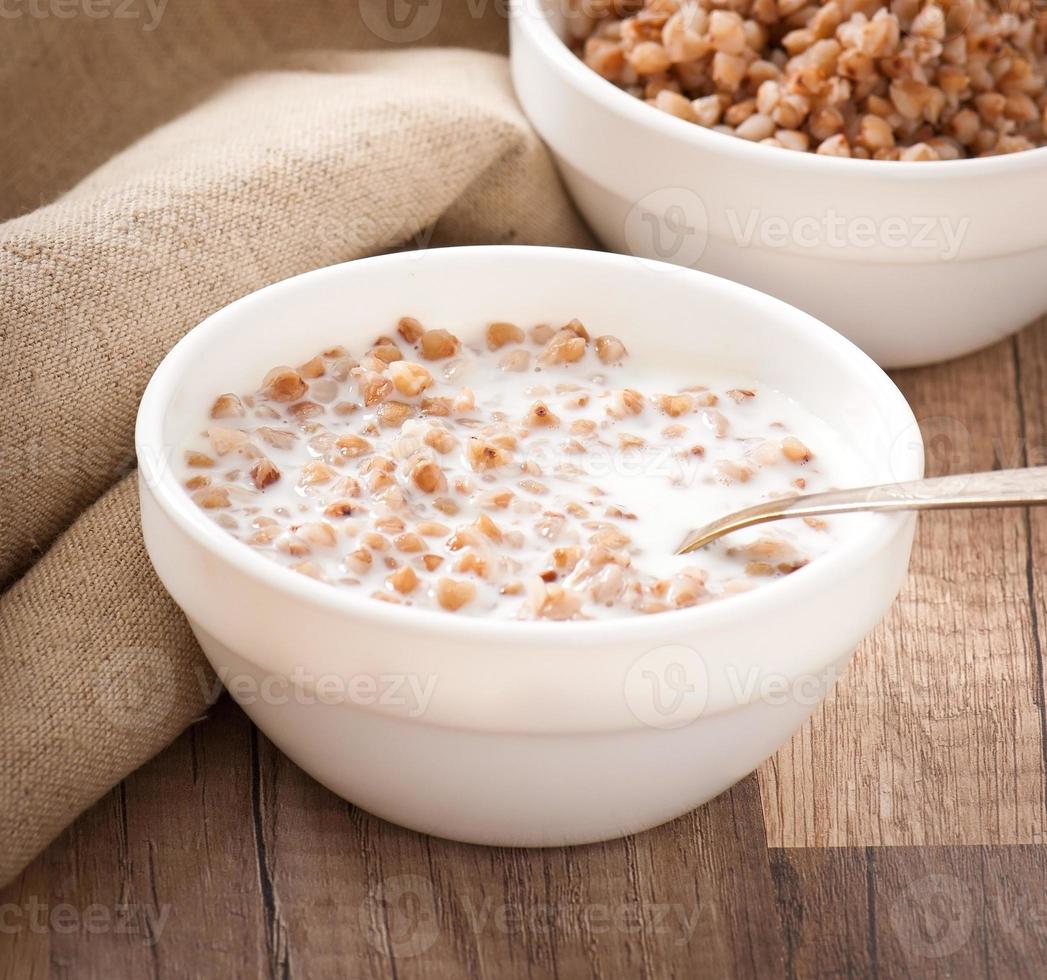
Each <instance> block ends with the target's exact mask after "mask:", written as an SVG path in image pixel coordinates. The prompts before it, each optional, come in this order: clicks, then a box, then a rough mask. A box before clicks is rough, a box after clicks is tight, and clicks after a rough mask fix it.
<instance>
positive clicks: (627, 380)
mask: <svg viewBox="0 0 1047 980" xmlns="http://www.w3.org/2000/svg"><path fill="white" fill-rule="evenodd" d="M734 12H735V11H732V10H717V11H715V12H714V13H719V14H724V15H726V14H731V13H734ZM831 20H832V18H831V17H830V18H829V21H831ZM708 22H709V26H708V30H710V31H711V32H712V34H714V35H715V44H716V45H718V47H715V51H716V52H717V53H718V54H724V55H727V56H730V57H737V56H738V55H736V54H735V49H736V48H737V47H738V44H739V34H738V31H739V29H740V30H741V31H742V35H741V36H742V39H743V41H745V42H746V43H748V41H747V39H748V37H749V34H750V33H751V32H752V29H751V28H750V27H749V26H748V25H749V22H748V21H745V20H742V19H736V18H734V17H732V16H717V17H709V18H708ZM928 24H929V28H930V27H933V22H930V21H929V22H928ZM929 28H928V29H929ZM761 29H762V28H761ZM812 29H814V28H812ZM687 30H688V28H687V27H686V24H683V23H682V22H678V23H677V26H675V27H673V28H672V31H671V32H670V33H671V37H670V39H669V40H667V41H665V43H663V45H662V46H663V48H664V50H665V51H667V52H670V53H671V52H674V51H678V50H683V49H684V48H685V47H686V46H687V44H689V43H691V39H690V37H689V35H688V34H687V33H686V31H687ZM795 30H801V28H799V27H797V28H795ZM681 32H683V33H681ZM816 33H817V31H816ZM710 36H712V35H710ZM819 37H820V35H819ZM789 43H790V44H796V43H798V42H797V41H796V39H793V40H790V41H789ZM816 44H817V42H812V44H810V45H809V46H808V48H807V49H805V50H810V49H813V48H814V47H815V45H816ZM812 57H813V56H812ZM674 64H676V62H674ZM761 71H762V73H763V75H764V78H763V81H762V83H761V86H760V89H759V94H758V96H754V97H753V98H752V100H751V101H752V105H751V106H741V107H740V108H737V107H735V111H734V112H732V114H731V118H732V119H733V120H734V121H735V123H736V124H737V125H738V126H742V125H745V123H746V122H747V121H748V120H750V119H752V118H754V116H755V115H757V114H759V115H764V116H768V117H772V118H773V117H774V115H775V114H776V113H779V114H780V111H779V110H781V109H782V107H783V106H787V105H788V103H787V101H786V99H787V97H788V96H789V94H790V93H789V92H788V91H783V90H782V89H781V88H780V87H779V88H775V87H774V86H773V85H771V84H769V83H772V82H773V83H780V81H781V80H780V79H779V78H778V77H776V76H775V75H774V73H773V72H771V71H770V70H769V69H761ZM663 91H668V90H663ZM909 95H912V93H909ZM662 101H665V100H664V99H663V100H662ZM891 105H892V106H893V103H891ZM874 106H875V108H883V107H882V106H879V105H878V104H874ZM728 108H729V107H728ZM894 111H895V110H894V109H893V108H891V109H889V110H887V114H888V115H889V114H890V113H891V112H894ZM994 111H995V110H994ZM1001 111H1003V110H1001ZM1012 111H1014V112H1028V106H1026V105H1024V103H1022V102H1021V100H1013V108H1012ZM873 114H876V113H873ZM877 117H878V118H886V116H882V117H881V116H879V115H878V114H877ZM865 125H866V130H867V132H866V137H864V138H863V140H862V141H859V143H858V144H856V145H857V147H858V148H861V147H863V146H864V147H866V148H868V145H871V143H872V142H875V141H876V140H877V139H878V137H877V136H876V133H877V132H878V131H879V130H878V124H877V123H875V122H867V123H866V124H865ZM831 135H832V134H830V137H827V138H831ZM396 333H397V334H398V336H399V337H400V338H401V339H402V341H403V342H404V343H405V344H410V345H412V346H414V347H416V348H417V349H418V355H417V356H420V357H422V358H424V359H425V360H426V361H427V362H428V363H429V366H428V367H427V366H424V365H422V364H418V363H416V362H415V361H413V360H412V359H411V357H410V356H408V357H407V358H405V357H404V356H403V354H402V349H401V347H400V346H399V344H397V343H396V342H394V341H393V340H391V339H390V338H389V337H388V336H382V337H377V338H376V339H375V340H374V342H373V344H372V346H371V347H370V348H369V349H368V350H367V351H366V353H364V354H363V356H362V357H361V359H360V363H357V361H356V360H355V359H354V358H353V357H352V356H351V354H350V353H349V351H348V350H346V349H345V348H344V347H332V348H329V349H328V350H326V351H324V352H322V353H321V354H319V355H317V356H316V357H313V358H312V359H311V360H307V361H305V362H304V363H303V364H302V365H301V366H300V367H299V368H298V369H296V370H295V369H291V368H287V367H280V368H276V369H274V370H273V371H271V372H269V373H268V374H267V375H266V376H265V379H264V380H263V383H262V386H261V387H260V388H259V390H258V391H256V392H253V393H241V394H234V393H231V392H226V393H224V394H222V395H219V396H218V397H217V398H216V399H215V400H214V401H213V402H212V403H211V404H210V405H209V406H207V407H206V408H205V409H204V410H203V411H202V415H203V416H204V417H203V418H201V419H199V420H198V425H199V429H198V430H197V433H198V435H197V437H196V438H195V439H194V440H192V442H191V444H189V445H187V446H186V448H185V453H184V456H183V457H182V459H183V463H182V465H183V467H184V470H183V472H182V473H181V474H180V476H181V477H182V481H183V484H184V486H185V488H186V491H187V492H188V493H190V494H191V495H192V499H193V501H194V502H195V503H196V504H197V506H199V507H200V509H201V512H202V513H205V514H207V515H208V516H209V517H210V518H211V519H212V520H214V521H215V523H216V524H217V525H218V526H219V527H220V528H221V529H222V530H223V532H225V533H229V534H232V535H234V536H235V537H237V538H239V539H240V540H242V541H243V542H244V543H245V545H246V546H249V547H252V548H255V549H257V550H259V551H260V552H261V553H262V554H264V555H267V556H269V557H270V558H271V559H272V560H274V561H278V562H280V563H282V564H284V565H285V566H286V567H288V568H291V569H292V570H294V571H298V572H300V573H302V574H305V575H308V576H310V577H312V578H315V579H317V580H319V581H322V582H325V583H328V584H327V585H326V586H325V587H328V588H333V587H337V588H345V589H355V590H358V591H359V594H360V595H364V596H371V597H374V598H377V599H381V600H383V601H388V602H393V603H394V604H397V605H401V606H416V607H424V608H430V609H440V610H445V611H448V612H454V613H457V614H458V615H470V616H483V615H488V616H490V615H493V616H502V617H511V616H515V617H517V618H522V619H552V620H564V619H586V618H592V617H596V616H600V617H603V616H617V615H628V614H632V615H636V614H641V613H642V614H651V613H659V612H665V611H669V610H674V609H684V608H689V607H693V606H696V605H700V604H703V603H706V602H712V601H715V600H718V599H720V598H721V597H724V596H729V595H733V594H735V593H736V592H740V591H744V590H746V589H748V588H750V587H751V586H752V585H753V584H756V583H766V582H768V581H771V580H773V579H775V578H778V577H780V576H782V575H788V574H792V573H794V572H795V571H796V570H797V569H799V568H802V567H803V566H804V565H805V564H806V563H807V562H808V561H809V560H810V559H811V558H812V557H815V556H817V555H819V554H821V553H822V552H824V551H825V550H827V549H828V548H829V547H831V546H832V544H833V542H834V540H836V537H837V533H836V529H837V527H838V522H837V520H836V519H834V521H833V523H832V524H829V523H827V522H824V521H817V522H803V521H797V522H794V523H793V524H790V525H788V526H785V527H783V528H782V530H781V533H780V534H775V535H767V534H756V533H755V532H754V533H749V535H748V536H746V532H742V533H740V534H738V535H736V536H732V537H731V538H730V539H728V543H726V544H725V543H719V542H718V543H717V544H715V545H713V546H711V547H710V548H708V549H705V550H704V551H703V552H702V553H701V554H699V555H697V556H689V557H687V558H679V559H678V558H674V557H673V556H672V550H673V548H674V546H675V545H676V544H677V543H678V542H679V540H680V539H681V538H682V536H683V534H684V532H685V531H686V530H687V528H688V527H690V526H691V525H692V524H694V523H697V522H699V520H700V517H701V514H702V513H705V514H707V516H710V517H711V516H715V515H717V514H720V513H723V512H726V511H728V510H731V509H734V508H736V507H739V506H743V505H744V504H746V503H751V502H755V501H756V500H761V499H769V498H771V497H775V496H782V495H785V494H794V493H796V492H798V491H802V490H806V489H813V490H817V489H824V488H825V487H827V486H829V485H831V484H830V482H829V479H830V477H832V478H834V479H835V477H836V475H837V473H838V472H839V469H838V467H837V464H838V463H839V461H841V460H844V461H847V462H848V463H849V464H851V465H852V466H854V458H853V457H852V456H850V455H848V450H847V448H846V447H845V446H844V445H843V444H842V441H841V440H839V438H838V437H837V436H836V435H835V434H834V433H832V431H831V430H830V429H828V427H826V426H825V425H824V423H821V422H819V421H818V420H816V419H814V418H813V417H812V416H809V415H807V414H805V413H803V412H802V410H801V409H799V408H798V407H797V406H796V405H795V403H793V402H791V401H790V400H788V399H785V398H784V397H783V396H781V395H779V394H778V393H776V392H774V391H773V390H770V391H768V390H767V389H765V388H759V387H757V386H756V385H754V384H751V383H745V380H746V379H738V378H735V379H730V380H731V381H732V382H733V383H729V384H708V383H707V384H694V383H693V380H694V379H693V377H691V378H688V377H686V376H682V375H681V374H680V372H679V370H678V369H675V368H672V369H669V370H668V371H661V372H657V373H651V372H649V371H641V370H634V369H632V368H631V367H630V362H629V359H628V355H627V352H626V349H625V345H624V344H622V342H621V341H620V340H618V339H617V338H616V337H613V336H610V335H607V334H603V335H600V336H597V337H595V339H594V338H593V337H591V336H590V333H589V331H588V330H587V329H586V327H585V325H583V324H582V323H581V322H579V321H578V320H570V321H568V322H567V323H565V324H564V325H563V326H561V327H559V328H553V327H550V326H547V325H540V326H539V327H537V328H531V329H530V330H525V329H523V328H522V327H520V326H517V325H516V324H513V323H509V322H505V321H499V322H495V323H491V324H488V325H487V326H486V328H484V329H483V330H481V331H478V332H477V333H475V334H473V335H472V336H474V337H475V338H476V339H475V342H473V341H470V342H469V343H467V344H463V343H462V342H461V341H459V339H458V338H457V337H456V336H455V335H454V334H452V333H450V332H448V331H446V330H443V329H436V330H424V328H423V327H422V325H421V324H420V323H418V321H416V320H413V319H412V318H409V317H404V318H402V319H401V320H400V321H399V323H398V324H397V325H396ZM406 349H407V348H406V347H405V348H403V350H406ZM507 358H512V359H513V360H514V362H515V363H514V366H513V368H512V369H511V370H509V371H507V370H506V366H505V365H506V359H507ZM436 362H439V363H438V364H437V363H436ZM739 381H741V382H742V383H738V382H739ZM463 382H466V383H467V385H468V387H463ZM626 384H627V385H631V387H624V386H623V385H626ZM401 399H402V400H401ZM360 402H362V403H363V404H362V406H361V404H360ZM666 416H668V417H669V420H671V424H668V425H666V424H665V423H666V421H667V418H666ZM216 422H219V423H223V424H215V423H216ZM794 432H796V433H799V432H803V435H804V439H803V441H801V439H800V438H798V437H797V435H794V434H793V433H794ZM812 440H813V441H812ZM809 445H816V446H817V449H818V453H817V456H816V455H815V453H813V452H812V451H811V450H810V449H809V448H808V446H809ZM216 460H222V463H221V464H217V463H216ZM827 460H828V461H829V462H830V463H832V464H833V466H834V469H832V470H829V469H827V468H826V461H827ZM799 465H802V467H803V470H802V472H803V474H804V475H803V476H802V477H798V476H797V475H796V472H797V468H798V466H799ZM855 468H856V467H855ZM202 471H206V472H202ZM850 479H851V480H853V481H856V482H857V480H858V478H855V477H851V478H850ZM840 520H841V522H845V521H846V520H847V518H843V519H840Z"/></svg>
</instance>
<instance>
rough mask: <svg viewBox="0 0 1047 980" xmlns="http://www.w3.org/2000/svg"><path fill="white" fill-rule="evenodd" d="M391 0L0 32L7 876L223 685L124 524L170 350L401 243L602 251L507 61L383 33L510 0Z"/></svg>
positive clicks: (483, 32)
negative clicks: (223, 317) (138, 439)
mask: <svg viewBox="0 0 1047 980" xmlns="http://www.w3.org/2000/svg"><path fill="white" fill-rule="evenodd" d="M401 2H402V0H389V2H388V3H387V2H386V0H379V2H377V3H365V4H362V5H360V6H359V7H357V6H355V5H346V4H342V3H321V2H316V3H312V2H310V3H295V4H287V3H279V2H272V3H269V2H249V0H240V2H236V3H231V2H228V0H223V2H222V3H221V4H219V3H217V2H216V3H214V4H202V3H201V4H190V3H184V4H177V5H176V4H172V5H171V7H170V8H165V10H164V12H163V14H162V16H161V18H160V19H159V21H158V22H157V24H156V26H155V28H153V29H152V30H145V29H144V27H145V26H146V22H145V20H144V18H145V17H146V16H147V15H148V11H149V10H150V9H152V10H153V11H154V12H155V11H156V10H157V9H159V7H158V6H156V5H154V6H153V7H151V8H147V6H146V5H145V3H144V0H142V3H141V5H140V7H138V8H134V7H132V8H126V7H125V8H123V9H139V10H140V11H141V13H142V18H143V20H142V21H141V22H136V23H132V22H128V23H118V22H117V21H116V19H115V15H114V17H113V18H111V20H110V21H103V20H90V21H85V18H84V17H83V16H81V17H79V18H78V19H70V20H64V19H63V20H62V21H60V22H59V21H56V20H54V18H51V19H50V20H49V19H47V18H44V19H42V20H34V19H33V18H30V17H27V18H25V19H24V20H22V21H15V22H10V21H9V22H6V23H5V26H4V28H3V30H4V31H5V32H6V33H5V37H4V43H5V49H4V54H5V58H6V61H5V63H4V65H3V66H2V68H0V192H2V196H0V218H4V217H6V218H8V220H7V221H6V222H4V223H2V224H0V364H2V365H3V367H2V370H3V384H2V385H0V420H2V422H0V425H2V432H3V438H2V440H0V443H2V445H0V452H2V454H3V456H2V459H3V470H2V473H3V478H2V480H0V578H2V580H3V582H4V585H5V588H6V591H5V592H4V594H3V596H2V599H0V636H2V651H0V726H2V730H0V773H2V778H0V826H2V827H3V834H2V836H0V883H4V882H7V881H9V880H10V879H11V878H12V877H13V876H14V875H16V874H17V873H18V871H19V870H20V869H21V868H22V867H23V866H24V865H25V863H26V862H27V861H28V860H29V859H30V858H31V857H32V856H33V855H34V854H35V853H36V852H37V851H39V850H40V849H41V848H42V847H43V846H44V845H45V844H46V843H47V842H48V841H49V840H51V839H52V837H54V836H55V835H56V834H57V833H58V832H59V831H60V830H61V829H62V828H63V827H65V826H66V825H67V824H68V823H69V822H70V821H71V820H72V819H73V818H74V817H75V816H76V815H77V814H78V813H80V812H81V811H82V810H83V809H84V808H85V807H87V806H88V805H90V804H91V803H92V802H93V801H94V800H96V799H97V798H98V797H99V796H101V795H102V794H103V793H104V792H105V791H106V790H107V789H108V788H109V787H111V786H112V785H113V784H115V783H116V782H118V781H119V780H120V779H121V778H122V777H123V776H125V775H126V774H127V773H128V772H130V771H131V770H133V769H135V768H136V767H137V766H139V765H140V764H141V763H142V762H144V761H145V760H147V759H148V758H149V757H150V756H152V755H153V754H155V753H156V752H157V751H158V750H159V749H160V748H162V747H163V746H164V745H165V744H167V743H168V742H169V741H170V740H171V739H172V738H174V737H175V736H176V735H177V734H178V733H179V732H180V731H181V730H182V729H183V728H184V727H185V726H186V725H187V724H189V723H190V722H192V721H193V720H194V719H196V718H199V717H200V716H201V715H202V714H203V713H204V712H205V710H206V706H207V701H208V698H209V696H212V695H213V691H214V686H213V679H212V678H211V677H210V675H209V673H208V672H207V670H206V668H205V667H204V662H203V660H202V655H201V654H200V652H199V650H198V649H197V647H196V645H195V642H194V641H193V640H192V638H191V635H190V633H189V631H188V628H187V627H186V625H185V623H184V620H183V618H182V616H181V614H180V613H179V611H178V610H177V609H176V608H175V607H174V606H173V604H172V603H171V601H170V600H169V599H168V598H167V597H166V595H165V594H164V592H163V589H162V587H161V586H160V584H159V582H158V581H157V580H156V578H155V577H154V575H153V573H152V570H151V568H150V565H149V562H148V559H147V558H146V556H145V553H144V550H143V547H142V542H141V538H140V534H139V530H138V513H137V499H136V492H135V488H134V485H133V481H134V477H133V472H132V469H133V462H134V460H133V440H132V431H133V424H134V416H135V411H136V408H137V404H138V399H139V397H140V395H141V392H142V390H143V388H144V386H145V384H146V382H147V380H148V378H149V375H150V373H151V372H152V370H153V369H154V368H155V366H156V364H157V363H158V362H159V361H160V359H161V358H162V357H163V355H164V354H165V352H166V351H167V350H168V349H169V348H170V347H171V345H172V344H173V343H174V342H175V341H176V340H177V339H178V338H179V337H180V336H181V335H182V334H183V333H184V332H185V331H186V330H188V329H190V328H191V327H192V326H193V325H194V324H196V323H197V322H199V321H200V320H201V319H202V318H203V317H205V316H207V315H208V314H209V313H211V312H212V311H214V310H215V309H217V308H218V307H220V306H222V305H224V304H225V303H227V302H229V301H230V300H232V299H234V298H236V297H238V296H240V295H243V294H244V293H247V292H249V291H251V290H254V289H257V288H259V287H260V286H263V285H265V284H266V283H269V282H273V281H274V280H277V279H282V278H284V277H286V276H290V275H294V274H295V273H298V272H303V271H305V270H307V269H312V268H315V267H318V266H323V265H327V264H330V263H333V262H341V261H345V260H347V259H353V258H357V257H360V256H364V255H368V254H371V253H374V252H378V251H382V250H386V249H389V248H392V247H399V246H402V245H404V244H406V245H407V246H409V247H410V246H423V247H435V246H438V245H441V244H448V243H483V242H520V243H559V244H567V245H586V244H589V240H588V238H587V235H586V233H585V231H584V230H583V228H582V227H581V225H580V224H579V222H578V220H577V218H576V216H575V214H574V212H573V210H572V209H571V207H570V205H569V203H568V202H567V200H566V198H565V197H564V194H563V191H562V189H561V187H560V185H559V182H558V180H557V178H556V176H555V173H554V170H553V168H552V165H551V163H550V160H549V158H548V156H547V154H546V152H545V150H544V149H543V147H542V146H541V144H540V143H539V142H538V141H537V139H536V138H535V136H534V134H533V133H532V132H531V131H530V129H529V128H528V126H527V123H526V120H525V119H524V117H523V116H522V114H521V112H520V109H519V107H518V106H517V104H516V102H515V100H514V98H513V94H512V89H511V85H510V83H509V77H508V67H507V62H506V60H505V58H504V57H503V56H501V55H497V54H491V53H484V52H478V51H466V50H462V49H442V50H437V49H433V48H430V47H425V48H422V47H415V46H412V47H410V48H407V47H405V46H404V45H397V43H396V42H398V41H411V42H413V43H422V44H427V45H428V44H432V43H437V42H439V43H444V44H447V43H451V44H461V45H467V44H471V43H472V44H476V45H479V46H481V47H486V48H497V47H499V46H501V45H502V44H503V43H504V41H503V34H504V23H502V20H501V17H500V13H501V11H499V10H498V9H497V4H489V5H484V4H479V5H478V4H476V3H475V2H469V0H462V2H461V3H451V2H450V0H443V3H442V4H441V2H440V0H430V3H429V5H421V6H419V7H417V9H418V11H421V13H422V14H424V15H425V16H426V17H428V18H430V19H429V21H428V22H426V24H423V25H422V28H424V30H423V29H420V28H419V25H418V23H417V21H414V22H411V23H408V21H407V20H406V19H405V16H401V15H404V14H405V9H406V10H407V14H409V13H410V10H409V9H407V8H404V9H400V6H399V5H400V4H401ZM176 8H178V9H176ZM111 9H112V10H113V11H115V10H116V9H118V8H117V7H116V6H115V5H114V6H113V7H112V8H111ZM434 9H435V11H436V14H437V16H436V18H435V20H434V19H433V10H434ZM480 13H483V16H482V17H481V16H478V15H479V14H480ZM419 15H421V14H419ZM390 17H391V19H390ZM383 18H385V20H383ZM383 25H385V26H383ZM405 25H406V26H405ZM331 45H337V46H339V47H343V48H363V47H371V48H374V47H380V46H383V45H384V46H386V47H387V48H393V49H392V50H385V51H381V52H361V51H348V50H341V51H331V50H320V49H321V48H324V49H327V48H330V46H331ZM290 48H295V49H299V51H298V53H292V54H288V53H287V49H290ZM77 181H79V182H77ZM67 188H71V189H67ZM63 191H64V193H63ZM288 326H289V329H293V324H289V325H288Z"/></svg>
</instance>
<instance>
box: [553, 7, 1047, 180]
mask: <svg viewBox="0 0 1047 980" xmlns="http://www.w3.org/2000/svg"><path fill="white" fill-rule="evenodd" d="M567 23H568V30H569V36H570V38H571V41H572V43H573V46H574V48H575V50H576V51H577V53H578V54H579V55H580V56H581V57H582V59H583V60H584V61H585V63H586V64H587V65H588V66H589V67H590V68H592V69H593V70H594V71H596V72H597V73H598V74H600V75H601V76H603V77H604V78H606V79H607V80H608V81H611V82H614V83H615V84H616V85H619V86H621V87H622V88H624V89H625V90H626V91H627V92H629V93H630V94H631V95H635V96H637V97H639V98H642V99H644V100H646V101H647V102H648V103H650V104H651V105H653V106H654V107H655V108H658V109H661V110H662V111H663V112H668V113H670V114H671V115H674V116H677V117H678V118H680V119H683V120H686V121H687V122H692V123H697V124H699V125H702V126H709V127H712V128H714V129H716V130H717V132H722V133H728V134H731V135H734V136H738V137H741V138H742V139H747V140H753V141H756V142H760V143H763V144H765V145H767V146H775V147H783V148H785V149H788V150H811V151H814V152H816V153H822V154H826V155H828V156H843V157H850V156H853V157H857V158H859V159H864V160H868V159H875V160H908V161H921V160H923V161H926V160H958V159H960V158H962V157H969V156H989V155H993V154H999V153H1016V152H1019V151H1021V150H1031V149H1033V148H1034V147H1037V146H1042V145H1043V143H1044V139H1045V129H1044V126H1045V123H1044V119H1045V114H1047V50H1045V49H1047V8H1044V6H1043V5H1042V4H1040V3H1038V2H1035V0H1016V2H1014V3H1009V4H1005V5H1000V4H998V3H994V2H990V0H957V2H951V3H938V2H931V3H929V2H925V0H894V2H892V3H885V2H883V0H818V2H814V3H809V2H805V0H729V2H726V3H725V2H719V0H716V2H714V0H577V3H576V4H574V5H573V9H572V11H571V16H570V17H569V18H568V22H567Z"/></svg>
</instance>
